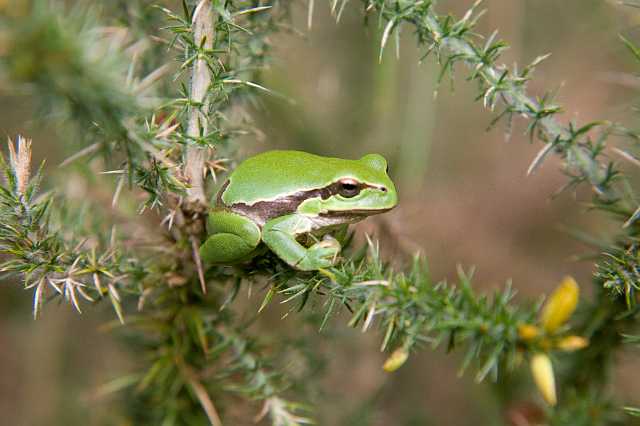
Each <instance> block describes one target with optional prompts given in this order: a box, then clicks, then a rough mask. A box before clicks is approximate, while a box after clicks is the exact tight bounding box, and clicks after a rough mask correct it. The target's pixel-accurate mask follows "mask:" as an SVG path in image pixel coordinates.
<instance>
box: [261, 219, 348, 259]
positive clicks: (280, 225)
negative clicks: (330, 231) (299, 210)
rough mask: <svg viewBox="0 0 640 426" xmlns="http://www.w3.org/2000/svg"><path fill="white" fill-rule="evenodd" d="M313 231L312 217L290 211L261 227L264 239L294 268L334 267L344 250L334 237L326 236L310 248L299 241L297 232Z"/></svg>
mask: <svg viewBox="0 0 640 426" xmlns="http://www.w3.org/2000/svg"><path fill="white" fill-rule="evenodd" d="M312 230H313V222H312V220H311V219H310V218H308V217H306V216H303V215H299V214H291V215H288V216H282V217H278V218H275V219H272V220H270V221H268V222H267V223H266V224H265V225H264V227H263V228H262V241H264V243H265V244H266V245H267V246H268V247H269V249H271V251H273V252H274V253H275V254H276V255H278V257H279V258H281V259H282V260H284V261H285V262H287V263H288V264H289V265H290V266H291V267H293V268H296V269H299V270H302V271H313V270H317V269H320V268H327V267H329V266H332V265H333V264H334V263H335V261H336V258H337V256H338V253H340V249H341V247H340V243H339V242H338V241H337V240H336V239H335V238H333V237H331V236H326V237H325V238H324V239H322V241H319V242H317V243H315V244H313V245H312V246H311V247H309V248H307V247H305V246H303V245H302V244H300V243H299V242H298V241H297V240H296V237H297V236H298V235H301V234H306V233H308V232H311V231H312Z"/></svg>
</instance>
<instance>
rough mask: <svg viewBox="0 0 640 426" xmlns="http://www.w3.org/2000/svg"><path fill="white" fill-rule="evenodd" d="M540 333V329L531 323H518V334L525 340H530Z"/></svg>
mask: <svg viewBox="0 0 640 426" xmlns="http://www.w3.org/2000/svg"><path fill="white" fill-rule="evenodd" d="M539 335H540V329H539V328H538V327H536V326H535V325H531V324H520V325H518V336H519V337H520V339H522V340H524V341H525V342H530V341H531V340H533V339H535V338H536V337H538V336H539Z"/></svg>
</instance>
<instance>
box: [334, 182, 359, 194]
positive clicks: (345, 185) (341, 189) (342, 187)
mask: <svg viewBox="0 0 640 426" xmlns="http://www.w3.org/2000/svg"><path fill="white" fill-rule="evenodd" d="M359 193H360V185H359V184H358V181H356V180H353V179H343V180H341V181H340V182H339V183H338V194H340V195H342V196H343V197H345V198H352V197H355V196H356V195H358V194H359Z"/></svg>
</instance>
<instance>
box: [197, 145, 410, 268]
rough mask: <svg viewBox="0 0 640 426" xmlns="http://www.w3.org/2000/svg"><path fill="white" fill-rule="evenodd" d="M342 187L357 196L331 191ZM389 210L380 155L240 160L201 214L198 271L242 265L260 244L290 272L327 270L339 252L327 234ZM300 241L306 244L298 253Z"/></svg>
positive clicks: (393, 199) (390, 189) (392, 192)
mask: <svg viewBox="0 0 640 426" xmlns="http://www.w3.org/2000/svg"><path fill="white" fill-rule="evenodd" d="M345 179H347V180H350V181H355V182H357V183H358V184H359V187H360V188H361V189H360V191H359V193H357V195H355V196H344V193H343V192H340V190H338V189H336V188H338V187H340V185H341V182H343V181H344V180H345ZM292 199H295V200H296V201H295V203H293V202H292V201H291V200H292ZM397 202H398V196H397V192H396V189H395V186H394V184H393V182H392V181H391V179H390V178H389V176H388V175H387V162H386V160H385V159H384V158H383V157H382V156H380V155H377V154H369V155H366V156H364V157H362V158H360V159H359V160H345V159H340V158H330V157H321V156H317V155H313V154H309V153H306V152H300V151H267V152H265V153H262V154H259V155H256V156H254V157H251V158H248V159H247V160H245V161H244V162H243V163H242V164H240V165H239V166H238V167H237V168H236V169H235V170H234V171H233V173H231V175H230V176H229V179H228V185H226V186H225V187H223V189H222V190H221V193H220V194H218V203H217V205H216V207H215V208H214V209H213V210H212V211H211V212H210V213H209V219H208V228H207V232H208V234H209V237H208V239H207V240H206V241H205V243H204V244H203V245H202V246H201V248H200V254H201V257H202V259H203V260H204V261H205V262H206V263H212V264H233V263H238V262H242V261H245V260H248V259H250V258H251V257H252V256H254V255H255V254H256V251H257V248H258V247H259V246H260V244H261V243H264V244H265V245H266V246H267V247H268V248H269V249H270V250H271V251H273V252H274V253H275V254H276V255H277V256H278V257H280V258H281V259H282V260H284V261H285V262H286V263H287V264H289V265H290V266H291V267H293V268H295V269H299V270H303V271H310V270H317V269H320V268H327V267H330V266H332V265H334V264H335V263H336V261H337V258H338V255H339V253H340V250H341V246H340V243H339V242H338V241H337V240H336V239H335V238H333V237H332V236H331V233H335V231H342V230H344V228H345V227H346V225H348V224H350V223H354V222H357V221H359V220H361V219H364V218H365V217H366V216H370V215H373V214H378V213H382V212H385V211H387V210H390V209H392V208H393V207H395V206H396V204H397ZM283 206H286V207H283ZM304 237H307V238H304ZM302 239H306V240H307V241H308V240H311V241H312V242H313V243H312V244H311V245H309V246H306V245H304V244H303V243H301V241H300V240H302Z"/></svg>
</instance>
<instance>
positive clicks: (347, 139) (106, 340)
mask: <svg viewBox="0 0 640 426" xmlns="http://www.w3.org/2000/svg"><path fill="white" fill-rule="evenodd" d="M302 3H304V2H302ZM322 3H324V2H321V1H320V2H318V1H317V2H316V10H315V13H314V20H313V26H312V28H311V30H309V31H308V30H307V28H306V13H307V11H306V9H305V8H304V7H299V8H297V9H294V12H295V13H294V15H293V24H294V27H296V28H297V29H299V30H300V31H301V32H302V35H296V34H280V35H278V36H277V37H275V38H274V39H273V42H274V44H275V45H276V49H275V52H274V53H275V55H274V63H273V66H272V68H271V70H270V71H269V72H267V73H266V74H265V82H264V84H265V85H266V86H268V87H269V88H271V89H274V90H276V91H278V92H280V93H282V94H284V95H286V96H287V97H289V98H290V99H292V100H293V101H294V102H286V101H283V100H282V99H279V98H266V97H263V98H262V101H263V102H262V105H261V107H262V108H261V109H257V112H256V115H257V124H258V127H259V128H260V129H261V130H262V132H263V133H264V138H260V140H259V141H254V140H253V141H248V140H245V141H243V143H244V144H245V146H246V149H245V151H246V152H252V151H256V150H264V149H269V148H273V147H278V148H285V147H286V148H295V149H305V150H309V151H312V152H316V153H319V154H328V155H336V156H344V157H358V156H361V155H363V154H365V153H367V152H370V151H376V152H380V153H382V154H384V155H386V156H387V158H388V159H389V161H390V169H391V173H392V175H393V177H394V179H395V180H396V182H397V186H398V187H399V191H400V194H401V204H400V207H399V208H397V209H396V210H395V211H394V212H392V213H391V214H389V215H386V216H385V217H382V218H378V219H376V220H371V221H369V222H368V223H366V224H364V225H362V230H363V231H367V232H373V233H375V234H376V235H378V236H379V237H380V238H382V239H383V240H384V241H385V244H384V245H383V246H384V247H385V252H386V253H387V255H388V256H393V257H399V255H400V254H401V253H406V252H412V251H415V250H420V251H421V252H422V253H424V254H425V255H426V256H427V257H428V258H429V263H430V267H431V271H432V273H433V277H434V279H437V280H440V279H444V278H448V279H450V280H454V279H455V268H456V265H457V264H458V263H459V264H462V265H464V266H465V267H470V266H474V265H475V266H476V267H477V269H476V275H475V285H476V287H477V288H478V289H483V290H484V291H490V290H492V289H494V288H498V287H501V286H502V285H504V283H505V282H506V281H507V280H509V279H512V280H513V284H514V287H515V288H516V289H517V290H518V293H519V294H518V300H529V299H531V298H537V297H538V296H540V295H542V294H544V293H548V291H549V290H550V289H551V288H552V287H553V286H554V285H555V284H556V283H557V282H558V281H559V280H560V279H561V278H562V276H563V275H566V274H572V275H574V276H575V277H576V279H578V281H579V282H580V283H581V284H582V287H583V288H584V289H585V292H586V293H588V292H589V287H590V275H591V273H592V264H591V263H590V262H574V261H572V257H574V256H575V255H577V254H584V253H588V252H589V250H590V249H589V248H588V247H586V246H584V245H582V244H580V243H579V242H577V241H576V240H575V239H574V238H573V237H572V236H571V235H569V234H568V233H566V232H563V231H561V230H560V229H561V228H567V227H569V228H577V229H582V230H585V231H588V232H591V233H595V234H597V235H599V234H603V233H606V232H609V231H610V230H611V225H610V224H608V223H607V222H606V221H604V220H601V218H599V217H598V216H597V214H588V213H585V211H584V210H585V209H584V205H583V204H581V203H576V202H575V198H576V197H577V198H578V199H579V200H587V199H588V194H587V193H579V194H577V195H574V194H573V193H567V194H563V195H561V196H560V197H558V198H557V199H554V200H551V198H550V196H551V194H553V193H554V192H555V191H556V190H557V189H559V188H560V187H561V186H562V185H563V184H564V183H565V178H564V176H563V175H562V174H561V173H560V172H559V170H558V163H557V162H556V161H555V160H550V161H547V162H546V163H545V164H544V166H543V167H542V169H540V170H539V171H538V172H537V173H536V174H535V175H534V176H531V177H526V176H525V172H526V170H527V167H528V165H529V163H530V162H531V160H532V159H533V157H534V156H535V154H536V153H537V151H538V150H539V148H540V145H537V144H534V145H529V144H528V142H527V138H526V137H524V136H523V131H524V128H525V127H524V125H523V123H522V122H519V121H518V120H516V121H515V122H514V124H515V125H514V128H513V131H512V137H511V139H510V140H509V141H506V140H505V136H504V127H503V126H498V127H497V128H496V129H494V130H493V131H491V132H485V129H486V128H487V126H488V124H489V122H490V121H491V118H492V117H491V115H490V114H489V113H487V112H486V111H483V109H482V107H481V103H479V102H473V99H474V98H475V96H476V88H475V85H474V84H470V83H468V82H466V81H465V80H464V73H461V72H458V73H457V78H456V82H455V91H453V92H452V91H451V90H450V85H449V82H448V80H447V81H445V82H444V83H443V84H442V86H441V87H440V90H439V94H438V96H437V97H436V98H434V90H435V88H436V84H435V83H436V77H437V72H438V68H437V67H436V66H435V64H434V61H433V58H429V59H427V60H426V61H425V63H424V64H422V65H418V59H419V58H420V56H421V52H420V51H418V50H417V49H416V48H415V44H414V39H413V35H412V31H411V29H410V28H405V29H404V30H403V37H402V43H401V46H400V51H399V58H398V59H396V57H395V52H394V48H393V46H392V43H391V44H390V46H389V47H388V48H387V50H386V52H385V54H384V57H383V61H382V63H381V64H378V45H379V38H380V31H379V29H378V28H377V27H376V22H375V20H372V21H371V22H370V23H369V25H368V26H367V27H365V26H363V25H362V16H361V10H360V4H359V2H352V3H353V4H352V5H350V6H349V7H347V10H346V11H345V13H344V15H343V16H342V20H341V22H340V23H338V24H336V23H335V20H334V18H333V17H331V15H330V13H329V10H328V7H327V6H325V5H324V4H322ZM470 3H471V2H470V1H462V0H456V1H453V0H452V1H443V2H440V3H439V5H438V7H437V9H438V10H439V11H441V12H447V11H450V12H451V13H454V14H456V15H458V16H460V14H461V13H463V12H464V11H465V10H466V8H467V7H468V6H469V4H470ZM617 3H618V2H615V1H604V0H563V1H557V0H490V1H487V2H486V3H485V7H486V8H487V9H488V13H487V14H486V16H485V17H484V18H483V19H482V20H481V23H480V26H479V28H478V32H479V33H481V34H490V33H491V32H492V31H493V30H494V29H496V28H497V29H499V31H500V35H501V36H502V38H504V39H506V40H507V41H508V42H509V44H510V45H511V46H512V47H511V49H510V50H509V51H508V52H507V53H506V54H505V55H504V56H503V59H504V61H506V62H507V63H508V64H512V63H514V62H517V63H518V64H520V65H524V64H526V63H529V62H530V61H531V60H533V59H534V58H535V57H536V56H538V55H539V54H544V53H552V56H551V57H550V58H549V59H548V60H547V61H545V62H544V63H543V64H542V65H541V66H540V67H539V68H538V70H537V71H536V73H535V76H534V81H533V82H532V83H531V84H530V89H531V92H532V93H535V94H538V95H541V94H543V93H544V91H545V90H556V89H560V90H559V94H558V102H559V103H561V104H562V105H564V106H565V110H566V114H565V115H564V118H565V119H567V120H569V119H574V120H576V121H578V122H579V123H584V122H585V121H587V120H590V119H595V118H597V119H603V118H605V119H610V120H621V121H623V122H625V123H626V124H628V125H633V124H635V123H634V120H636V119H635V118H633V116H632V115H631V113H630V105H631V103H632V102H633V101H634V100H635V98H636V88H634V87H628V86H625V85H624V84H620V83H621V82H623V83H624V82H625V81H627V79H625V78H620V76H619V75H618V74H616V73H633V72H635V71H636V70H638V71H640V65H637V64H635V63H633V61H632V58H631V57H630V55H629V54H628V52H627V51H626V50H625V49H624V48H623V46H622V43H621V42H620V41H619V40H618V34H619V33H621V32H622V33H624V34H626V35H627V36H629V37H630V38H632V39H633V38H634V36H635V39H636V40H637V41H639V42H640V31H637V30H636V29H635V26H636V25H637V24H638V23H639V22H640V13H637V9H632V8H628V7H623V6H620V5H618V4H617ZM459 71H462V70H459ZM0 112H1V113H0V130H1V131H2V133H3V134H4V135H6V136H14V135H15V134H16V132H21V133H24V134H26V135H27V136H30V137H33V138H34V139H35V144H36V150H37V156H38V157H39V158H45V157H46V158H47V159H48V161H49V164H52V165H55V164H57V163H59V162H60V161H61V160H62V159H63V155H64V150H62V151H61V150H60V149H59V147H60V146H61V144H64V142H65V140H64V138H56V136H54V135H55V134H56V133H55V132H53V131H52V127H51V126H47V125H46V124H45V123H43V122H41V121H40V120H34V115H33V111H32V109H31V107H30V103H29V101H28V100H26V99H21V98H10V97H7V96H4V97H0ZM243 149H244V147H243ZM52 172H53V170H52ZM30 303H31V297H30V293H28V292H26V291H24V290H22V289H20V288H19V287H17V286H15V285H13V284H11V283H9V282H7V283H3V285H2V286H0V312H2V317H1V318H0V425H87V424H96V425H98V424H114V423H113V422H111V421H110V420H106V419H108V418H109V417H108V416H107V414H112V413H113V410H114V407H117V405H116V404H112V405H111V404H110V403H109V402H108V401H109V400H107V401H105V400H103V399H100V398H99V397H98V396H97V395H96V392H95V389H96V388H97V386H99V385H101V384H102V383H104V382H105V381H107V380H109V379H111V378H113V377H117V376H118V375H119V374H121V373H122V372H123V371H127V368H129V366H131V365H132V364H134V363H135V360H132V359H130V355H129V354H128V352H127V350H126V347H125V346H126V345H125V344H124V343H123V342H122V341H118V340H116V339H115V338H113V336H111V335H110V334H108V333H105V332H102V331H100V326H101V324H103V323H104V321H105V320H107V319H111V312H110V311H109V309H108V307H103V308H102V309H86V312H85V313H83V314H82V315H77V314H76V313H73V312H71V311H70V308H69V307H68V306H67V305H61V306H57V305H50V306H48V307H47V308H46V309H45V313H44V315H43V317H42V318H41V319H40V320H38V321H37V322H34V321H33V320H32V318H31V307H30ZM274 318H277V314H276V315H274ZM274 318H270V317H269V318H268V321H269V323H270V324H271V326H272V327H271V329H274V328H273V327H274V326H275V327H276V329H277V327H278V324H279V320H277V319H274ZM289 319H291V317H289ZM284 327H285V326H284V325H283V328H284ZM332 329H333V330H332V331H331V332H329V333H328V334H327V335H326V336H318V338H316V339H314V340H313V345H314V347H313V348H312V349H313V350H317V351H318V352H319V353H322V354H324V355H325V356H327V357H328V362H329V363H328V365H327V366H326V369H327V370H326V371H327V375H326V377H325V379H323V381H322V389H321V392H320V393H319V394H318V396H317V401H316V410H317V416H318V417H319V419H320V424H323V425H363V426H364V425H371V426H374V425H375V426H378V425H389V426H395V425H399V426H405V425H406V426H409V425H415V426H417V425H452V426H466V425H493V424H496V425H499V424H508V423H501V422H499V421H495V418H501V417H504V413H502V412H498V410H503V409H501V408H499V405H498V403H497V402H498V401H499V400H500V398H501V397H500V392H501V391H500V389H495V388H493V387H492V386H490V385H476V384H474V383H473V380H472V379H473V377H472V376H473V374H472V373H471V374H467V375H465V376H464V377H463V378H462V379H458V378H457V376H456V371H457V367H458V361H459V359H458V358H457V356H445V355H444V354H443V353H442V351H440V350H438V351H437V352H435V353H434V352H430V351H428V350H426V351H424V352H423V353H422V354H420V355H419V356H416V357H414V358H412V360H411V361H410V362H409V364H408V365H407V366H406V367H404V368H403V369H401V370H400V371H399V372H398V373H397V374H394V375H386V374H384V373H383V372H382V371H381V369H380V366H381V363H382V361H383V359H384V357H383V355H382V354H379V353H378V351H377V347H378V342H379V336H376V335H375V334H374V333H371V335H367V336H364V335H361V334H360V333H359V332H358V331H357V330H351V329H348V328H346V326H345V325H344V322H342V323H341V322H340V321H339V320H336V321H333V323H332ZM632 360H633V357H630V356H624V357H623V359H621V364H622V365H623V367H621V370H620V371H624V372H625V373H624V376H625V378H624V379H621V380H619V390H620V392H621V393H622V394H623V395H624V397H625V398H626V399H627V402H631V403H633V402H635V403H640V399H639V398H638V397H637V396H634V394H637V393H638V390H639V389H638V388H637V386H635V387H634V385H633V380H630V379H632V378H635V374H636V371H637V370H636V369H634V368H633V365H632ZM624 365H626V367H624ZM620 376H623V374H620ZM560 391H562V390H560ZM518 398H521V399H522V400H527V399H533V400H535V396H532V395H527V394H523V395H521V396H518V397H516V398H515V399H516V400H517V399H518ZM115 409H116V410H117V408H115ZM256 411H257V407H256Z"/></svg>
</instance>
